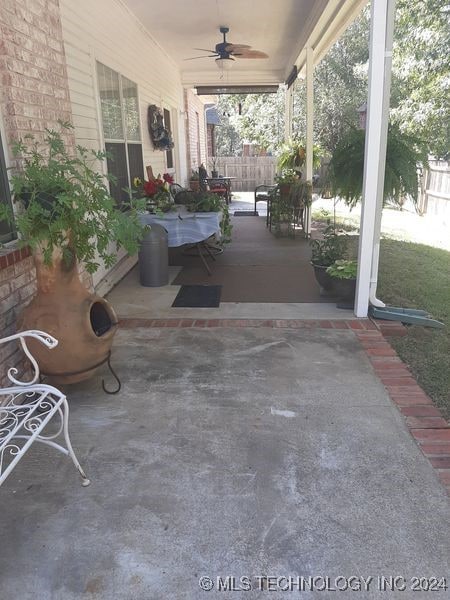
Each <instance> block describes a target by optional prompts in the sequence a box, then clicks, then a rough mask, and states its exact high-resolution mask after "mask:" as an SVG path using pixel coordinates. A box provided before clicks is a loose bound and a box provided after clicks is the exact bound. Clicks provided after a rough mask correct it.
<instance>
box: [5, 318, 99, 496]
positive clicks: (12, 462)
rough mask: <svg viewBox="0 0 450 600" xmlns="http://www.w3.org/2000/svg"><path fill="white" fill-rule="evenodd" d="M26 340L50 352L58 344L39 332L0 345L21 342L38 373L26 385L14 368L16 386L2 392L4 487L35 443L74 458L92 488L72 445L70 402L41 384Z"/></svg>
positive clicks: (12, 378)
mask: <svg viewBox="0 0 450 600" xmlns="http://www.w3.org/2000/svg"><path fill="white" fill-rule="evenodd" d="M26 338H34V339H36V340H39V342H41V343H42V344H44V345H45V346H47V348H50V349H51V348H54V347H55V346H57V344H58V340H56V339H55V338H54V337H52V336H51V335H49V334H47V333H45V332H43V331H37V330H35V331H22V332H20V333H17V334H15V335H11V336H9V337H7V338H3V339H0V344H4V343H7V342H12V341H14V340H18V341H19V342H20V345H21V346H22V349H23V351H24V352H25V354H26V356H27V357H28V358H29V360H30V361H31V364H32V366H33V369H34V375H33V377H32V379H31V380H30V381H29V382H24V381H20V380H18V379H16V377H15V375H17V373H18V371H17V369H15V368H14V367H13V368H10V369H9V370H8V379H9V380H10V381H11V383H12V384H13V385H12V386H11V387H7V388H0V485H1V484H2V483H3V482H4V481H5V479H6V478H7V477H8V475H9V474H10V473H11V472H12V471H13V469H14V468H15V467H16V465H17V463H18V462H19V460H20V459H21V458H22V457H23V456H24V454H25V453H26V452H27V450H29V448H30V447H31V445H32V444H33V443H34V442H41V443H43V444H47V446H51V447H52V448H55V449H56V450H59V451H60V452H62V453H63V454H65V455H68V456H70V458H71V459H72V461H73V463H74V465H75V467H76V468H77V469H78V471H79V473H80V475H81V478H82V485H84V486H86V485H89V483H90V481H89V479H88V478H87V477H86V474H85V473H84V471H83V469H82V468H81V465H80V463H79V462H78V459H77V457H76V456H75V453H74V451H73V448H72V444H71V443H70V438H69V429H68V423H69V405H68V403H67V398H66V396H65V395H64V394H63V393H62V392H61V391H60V390H58V389H56V388H55V387H53V386H51V385H46V384H43V383H40V382H39V366H38V364H37V362H36V360H35V359H34V357H33V356H32V354H31V353H30V351H29V349H28V347H27V343H26ZM54 417H55V418H56V419H58V420H59V425H58V427H57V429H56V431H55V430H54V429H51V431H50V432H48V431H47V432H45V431H44V430H45V429H46V427H47V425H48V424H49V423H50V422H51V421H55V419H54ZM59 436H62V437H64V442H65V446H62V445H61V444H59V443H57V442H56V441H55V440H56V439H57V438H58V437H59Z"/></svg>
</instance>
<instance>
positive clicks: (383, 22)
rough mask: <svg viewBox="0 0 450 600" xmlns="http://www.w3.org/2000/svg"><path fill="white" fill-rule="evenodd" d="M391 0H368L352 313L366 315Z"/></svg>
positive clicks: (382, 149) (382, 151)
mask: <svg viewBox="0 0 450 600" xmlns="http://www.w3.org/2000/svg"><path fill="white" fill-rule="evenodd" d="M394 17H395V0H372V6H371V18H370V42H369V90H368V102H367V125H366V142H365V152H364V177H363V200H362V212H361V227H360V236H359V253H358V276H357V282H356V300H355V314H356V316H357V317H366V316H367V311H368V308H369V301H370V302H371V303H372V304H377V305H378V306H383V303H382V302H380V301H379V300H377V299H376V284H377V277H378V259H379V248H380V230H381V213H382V210H383V187H384V172H385V166H386V143H387V131H388V122H389V96H390V83H391V64H392V38H393V31H394Z"/></svg>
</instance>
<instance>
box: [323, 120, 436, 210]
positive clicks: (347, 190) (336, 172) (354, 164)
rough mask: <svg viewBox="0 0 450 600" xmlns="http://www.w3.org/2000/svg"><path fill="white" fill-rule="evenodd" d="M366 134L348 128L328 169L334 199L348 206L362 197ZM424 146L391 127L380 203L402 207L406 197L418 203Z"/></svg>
mask: <svg viewBox="0 0 450 600" xmlns="http://www.w3.org/2000/svg"><path fill="white" fill-rule="evenodd" d="M364 147H365V131H364V130H363V129H356V128H351V129H350V130H349V131H348V132H347V133H346V135H345V136H344V137H343V138H342V139H341V140H340V142H339V143H338V144H337V146H336V149H335V151H334V152H333V155H332V157H331V160H330V164H329V166H328V176H327V177H328V184H329V185H330V187H331V192H332V194H333V195H334V196H340V197H341V198H343V199H344V200H345V202H346V203H347V204H348V205H350V206H355V205H356V204H357V203H358V201H359V200H360V199H361V197H362V188H363V172H364ZM427 154H428V153H427V149H426V147H425V144H424V143H423V142H422V141H421V140H419V139H418V138H415V137H413V136H411V135H408V134H405V133H402V132H401V130H400V128H399V127H398V126H397V125H393V124H390V125H389V129H388V137H387V147H386V172H385V177H384V191H383V199H384V201H385V202H386V200H388V199H390V200H393V201H394V202H395V203H397V204H400V205H401V204H402V203H403V200H404V198H405V196H410V197H411V198H412V200H413V201H414V202H416V201H417V195H418V190H419V179H418V169H419V167H421V166H424V165H427Z"/></svg>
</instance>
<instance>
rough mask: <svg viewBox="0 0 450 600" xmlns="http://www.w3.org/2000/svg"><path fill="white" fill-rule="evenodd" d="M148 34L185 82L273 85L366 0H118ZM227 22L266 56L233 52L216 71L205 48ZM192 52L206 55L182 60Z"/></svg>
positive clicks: (235, 35) (235, 36)
mask: <svg viewBox="0 0 450 600" xmlns="http://www.w3.org/2000/svg"><path fill="white" fill-rule="evenodd" d="M119 1H120V2H121V3H122V4H124V5H125V6H126V7H127V8H128V10H129V11H130V12H131V13H132V14H133V15H134V17H135V18H136V20H137V21H138V22H139V23H140V25H141V26H142V27H143V28H145V29H146V31H147V32H148V34H149V35H150V37H151V38H152V39H153V40H154V41H155V42H156V43H157V44H158V45H159V46H160V47H162V48H163V50H164V52H165V53H166V54H168V56H170V57H171V59H172V60H173V61H174V62H175V63H176V64H177V65H178V68H179V70H180V74H181V81H182V84H183V86H184V87H194V86H198V85H200V86H202V85H214V86H217V85H222V86H226V85H276V84H280V83H283V82H284V81H285V80H286V78H287V77H288V75H289V73H290V72H291V71H292V67H293V66H294V64H295V65H296V66H297V67H298V69H299V72H301V70H302V68H303V66H304V56H305V54H306V52H305V48H306V47H307V46H312V47H313V50H314V62H315V63H316V62H318V61H319V60H320V58H322V56H323V55H324V54H325V52H326V51H327V50H328V48H329V47H330V46H331V45H332V44H333V42H334V41H335V40H336V39H338V37H339V35H341V34H342V32H343V31H344V30H345V28H346V27H347V26H348V25H349V24H350V23H351V21H352V20H353V19H354V18H355V17H356V16H357V14H358V12H359V11H360V10H361V8H362V6H363V5H364V4H365V3H366V2H367V0H278V1H277V2H273V0H258V2H257V3H254V2H250V3H243V2H242V0H195V2H193V1H192V0H191V1H189V0H173V2H172V3H171V6H170V10H168V6H167V4H164V3H160V2H156V0H119ZM220 25H224V26H227V27H229V28H230V32H229V34H228V36H227V39H228V40H229V41H230V42H232V43H236V44H248V45H250V46H251V47H252V48H254V49H257V50H261V51H263V52H266V53H267V54H268V56H269V57H268V58H267V59H257V60H246V59H242V58H241V59H240V58H236V62H235V64H233V67H232V69H231V70H227V71H221V70H220V69H218V68H217V65H216V64H215V60H214V56H212V57H207V55H208V51H204V52H203V51H199V50H195V48H204V49H205V48H209V49H211V50H213V49H214V47H215V44H217V43H218V42H220V41H221V34H220V33H219V26H220ZM197 56H206V57H205V58H200V59H195V60H185V59H187V58H193V57H197Z"/></svg>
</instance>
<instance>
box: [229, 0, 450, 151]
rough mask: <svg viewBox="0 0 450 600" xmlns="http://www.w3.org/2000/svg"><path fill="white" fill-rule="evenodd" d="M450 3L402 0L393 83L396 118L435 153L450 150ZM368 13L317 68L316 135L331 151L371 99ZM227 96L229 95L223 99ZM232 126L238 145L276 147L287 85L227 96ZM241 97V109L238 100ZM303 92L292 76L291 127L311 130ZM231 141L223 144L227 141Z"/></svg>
mask: <svg viewBox="0 0 450 600" xmlns="http://www.w3.org/2000/svg"><path fill="white" fill-rule="evenodd" d="M449 15H450V9H449V8H448V6H445V5H444V3H443V2H442V0H398V2H397V12H396V28H395V33H394V52H393V68H392V85H391V121H392V122H393V123H396V124H397V125H398V126H399V127H400V129H401V130H402V131H403V132H405V133H408V134H410V135H413V136H414V137H418V138H421V139H422V140H423V141H424V142H426V143H427V144H428V147H429V150H430V152H431V153H432V154H434V155H435V156H437V157H447V156H449V154H450V101H449V97H450V95H449V91H450V90H449V88H450V69H449V59H448V48H449V47H450V26H449ZM369 25H370V14H369V10H368V8H365V9H364V10H363V11H362V12H361V14H360V16H359V17H358V18H357V19H356V20H355V21H354V23H352V25H350V27H349V28H348V29H347V31H346V32H345V33H344V34H343V35H342V37H341V38H340V39H339V40H338V41H337V42H336V43H335V44H334V46H333V47H332V48H331V49H330V50H329V52H328V54H327V55H326V56H325V57H324V59H323V60H322V61H321V63H320V64H319V65H318V66H317V67H316V69H315V73H314V105H315V113H314V135H315V141H316V143H318V144H319V145H320V146H322V147H323V148H324V149H325V150H327V151H328V152H330V153H332V152H333V151H334V149H335V148H336V146H337V144H338V143H339V140H340V139H341V138H342V137H344V136H345V135H346V134H347V133H348V132H349V131H350V130H351V128H352V127H354V126H355V125H357V122H358V113H357V109H358V108H359V106H361V105H362V104H363V103H364V102H365V101H366V99H367V71H368V59H369ZM222 98H226V100H222ZM222 102H224V106H225V105H226V106H227V107H228V108H230V107H231V109H230V110H228V112H230V114H231V115H232V116H231V117H230V118H229V124H230V126H231V128H232V129H231V130H229V131H228V132H227V130H226V129H224V130H223V132H222V133H223V134H224V137H225V136H226V135H227V134H228V133H230V132H231V131H232V132H233V136H234V138H233V144H231V145H232V146H233V148H234V149H235V148H236V147H237V146H239V145H240V144H242V141H243V140H247V141H249V142H253V143H257V144H259V145H261V146H263V147H264V148H266V149H268V150H272V151H276V150H277V149H278V148H279V146H280V144H281V143H282V142H283V139H284V90H280V91H279V92H278V93H277V94H263V95H248V96H222V97H221V100H220V103H222ZM239 102H240V103H241V105H242V115H241V116H240V115H238V114H237V110H236V107H237V106H238V104H239ZM305 114H306V95H305V85H304V84H303V82H301V81H297V82H296V84H295V94H294V114H293V133H294V137H296V138H298V139H301V138H304V137H305V135H306V119H305ZM224 145H225V146H226V144H225V143H224Z"/></svg>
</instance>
